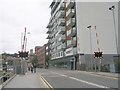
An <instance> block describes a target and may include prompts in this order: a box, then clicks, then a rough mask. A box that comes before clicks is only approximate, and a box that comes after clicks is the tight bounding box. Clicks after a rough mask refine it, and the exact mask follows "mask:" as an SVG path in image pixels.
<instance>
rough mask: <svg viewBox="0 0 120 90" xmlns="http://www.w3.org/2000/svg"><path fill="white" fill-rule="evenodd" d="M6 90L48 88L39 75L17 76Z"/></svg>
mask: <svg viewBox="0 0 120 90" xmlns="http://www.w3.org/2000/svg"><path fill="white" fill-rule="evenodd" d="M4 88H47V87H46V85H45V84H44V83H43V81H42V80H41V78H40V77H39V75H38V73H31V72H27V73H26V74H25V75H16V76H15V77H14V78H13V80H12V81H10V82H9V83H8V84H7V85H6V86H5V87H4Z"/></svg>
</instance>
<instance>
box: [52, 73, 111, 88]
mask: <svg viewBox="0 0 120 90" xmlns="http://www.w3.org/2000/svg"><path fill="white" fill-rule="evenodd" d="M53 73H55V74H58V75H60V76H64V77H68V78H70V79H73V80H77V81H80V82H82V83H86V84H89V85H92V86H96V87H99V88H109V87H107V86H103V85H98V84H95V83H92V82H88V81H84V80H81V79H78V78H74V77H69V76H67V75H63V74H59V73H56V72H53Z"/></svg>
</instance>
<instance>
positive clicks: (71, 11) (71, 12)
mask: <svg viewBox="0 0 120 90" xmlns="http://www.w3.org/2000/svg"><path fill="white" fill-rule="evenodd" d="M74 15H75V9H69V10H68V11H67V12H66V16H67V17H73V16H74Z"/></svg>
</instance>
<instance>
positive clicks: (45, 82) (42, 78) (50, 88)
mask: <svg viewBox="0 0 120 90" xmlns="http://www.w3.org/2000/svg"><path fill="white" fill-rule="evenodd" d="M39 76H40V79H41V80H42V81H43V82H44V84H45V85H46V86H47V87H48V89H49V90H54V89H53V87H52V86H51V85H50V84H49V83H48V81H47V80H46V79H45V78H44V77H43V76H41V75H39Z"/></svg>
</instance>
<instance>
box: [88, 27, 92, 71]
mask: <svg viewBox="0 0 120 90" xmlns="http://www.w3.org/2000/svg"><path fill="white" fill-rule="evenodd" d="M91 27H92V26H88V27H87V28H88V29H89V31H90V52H91V55H90V57H91V64H90V67H91V70H93V62H92V37H91Z"/></svg>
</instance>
